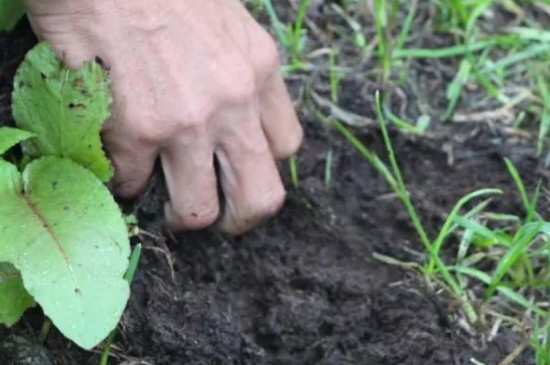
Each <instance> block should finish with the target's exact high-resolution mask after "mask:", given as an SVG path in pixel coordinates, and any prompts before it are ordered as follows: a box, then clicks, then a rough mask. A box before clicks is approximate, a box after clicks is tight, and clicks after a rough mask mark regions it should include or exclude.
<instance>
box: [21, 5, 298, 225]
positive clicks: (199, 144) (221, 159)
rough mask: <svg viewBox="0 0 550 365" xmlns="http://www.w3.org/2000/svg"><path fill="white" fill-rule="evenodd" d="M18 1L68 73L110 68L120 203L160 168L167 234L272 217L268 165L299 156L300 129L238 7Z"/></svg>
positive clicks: (274, 175)
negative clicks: (88, 66)
mask: <svg viewBox="0 0 550 365" xmlns="http://www.w3.org/2000/svg"><path fill="white" fill-rule="evenodd" d="M25 1H26V4H27V9H28V13H29V19H30V21H31V24H32V26H33V29H34V30H35V32H36V33H37V35H38V36H39V37H41V38H42V39H45V40H48V41H50V42H51V43H52V44H53V46H54V48H55V49H56V50H57V52H58V54H59V55H60V56H61V57H62V58H63V59H64V60H65V61H66V62H67V63H68V64H69V65H70V66H71V67H78V66H80V65H81V64H82V63H83V62H84V61H87V60H91V59H94V58H95V57H100V58H101V59H102V60H103V61H104V62H105V63H106V64H107V65H108V67H110V70H111V71H110V74H111V80H112V85H113V89H112V93H113V100H114V102H113V108H112V116H111V118H110V120H109V121H107V123H106V126H105V128H104V135H103V137H104V142H105V145H106V149H107V151H108V152H109V155H110V157H111V160H112V162H113V164H114V166H115V170H116V173H115V178H114V182H115V187H116V191H117V193H118V194H120V195H121V196H126V197H131V196H135V195H138V194H139V193H141V192H142V191H143V189H144V188H145V186H146V184H147V181H148V179H149V177H150V175H151V172H152V170H153V165H154V163H155V161H156V159H157V158H160V160H161V162H162V167H163V170H164V174H165V177H166V181H167V185H168V189H169V192H170V203H169V204H168V205H167V207H166V217H167V220H168V222H169V224H170V226H171V227H172V228H173V229H175V230H184V229H199V228H203V227H207V226H209V225H212V224H213V223H215V222H218V223H219V225H220V227H221V229H222V230H224V231H225V232H228V233H232V234H237V233H241V232H244V231H246V230H248V229H250V228H251V227H253V226H254V225H256V224H258V223H259V222H261V221H262V220H264V219H266V218H267V217H269V216H271V215H273V214H274V213H275V212H277V210H278V209H279V208H280V207H281V205H282V204H283V201H284V197H285V190H284V187H283V184H282V182H281V179H280V176H279V173H278V171H277V167H276V164H275V160H276V159H280V158H285V157H288V156H289V155H291V154H293V153H294V152H295V151H296V150H297V149H298V147H299V145H300V142H301V140H302V129H301V127H300V124H299V122H298V119H297V117H296V114H295V111H294V108H293V105H292V103H291V100H290V98H289V95H288V92H287V90H286V87H285V84H284V81H283V79H282V76H281V74H280V71H279V59H278V55H277V49H276V46H275V44H274V42H273V40H272V38H271V37H270V36H269V35H268V33H266V32H265V30H263V29H262V28H261V27H260V26H259V25H258V24H257V23H256V22H255V20H254V19H253V18H252V17H251V16H250V14H248V12H247V10H246V9H245V8H244V7H243V6H242V4H241V3H240V1H239V0H224V1H219V0H165V1H158V0H117V1H115V0H25ZM215 160H217V161H218V164H219V174H216V171H215V168H214V161H215ZM218 179H219V182H220V185H221V187H222V191H223V194H224V198H225V204H224V207H225V209H224V211H223V212H220V197H219V196H218V189H217V183H218Z"/></svg>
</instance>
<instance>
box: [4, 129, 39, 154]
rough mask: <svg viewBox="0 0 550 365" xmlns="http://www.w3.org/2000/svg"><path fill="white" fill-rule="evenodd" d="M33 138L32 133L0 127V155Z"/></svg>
mask: <svg viewBox="0 0 550 365" xmlns="http://www.w3.org/2000/svg"><path fill="white" fill-rule="evenodd" d="M31 137H34V134H33V133H30V132H27V131H23V130H21V129H17V128H10V127H0V155H3V154H4V153H6V151H7V150H9V149H10V148H12V147H13V146H15V145H16V144H18V143H19V142H22V141H24V140H26V139H29V138H31Z"/></svg>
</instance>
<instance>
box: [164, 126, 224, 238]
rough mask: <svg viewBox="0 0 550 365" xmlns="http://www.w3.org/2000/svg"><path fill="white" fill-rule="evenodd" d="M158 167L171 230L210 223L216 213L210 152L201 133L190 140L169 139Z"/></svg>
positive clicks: (211, 155) (212, 157)
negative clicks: (163, 180)
mask: <svg viewBox="0 0 550 365" xmlns="http://www.w3.org/2000/svg"><path fill="white" fill-rule="evenodd" d="M161 161H162V167H163V170H164V176H165V177H166V184H167V186H168V191H169V193H170V203H169V204H168V205H167V206H166V213H165V214H166V220H167V222H168V225H169V227H170V228H171V229H173V230H176V231H178V230H188V229H200V228H205V227H207V226H210V225H211V224H212V223H214V222H215V221H216V219H217V218H218V214H219V200H218V193H217V184H216V173H215V171H214V151H213V148H212V144H211V143H210V142H209V141H208V139H207V138H206V136H205V135H199V136H198V137H197V139H195V140H193V141H192V142H187V141H182V140H181V139H180V140H178V139H177V138H176V139H175V140H173V141H172V143H171V145H170V146H169V148H168V149H167V150H166V151H165V152H163V153H161Z"/></svg>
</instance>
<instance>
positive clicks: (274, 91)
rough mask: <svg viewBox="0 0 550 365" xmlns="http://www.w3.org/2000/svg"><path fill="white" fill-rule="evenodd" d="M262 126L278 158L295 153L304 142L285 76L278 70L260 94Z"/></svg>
mask: <svg viewBox="0 0 550 365" xmlns="http://www.w3.org/2000/svg"><path fill="white" fill-rule="evenodd" d="M260 110H261V120H262V127H263V130H264V132H265V135H266V137H267V139H268V141H269V145H270V147H271V151H272V152H273V155H274V157H275V158H277V159H283V158H287V157H289V156H291V155H293V154H294V153H295V152H296V151H297V150H298V148H299V147H300V144H301V143H302V138H303V131H302V127H301V125H300V122H299V121H298V117H297V116H296V112H295V110H294V105H293V104H292V101H291V99H290V96H289V94H288V91H287V89H286V85H285V83H284V80H283V77H282V76H281V75H280V73H279V72H276V73H275V74H274V75H273V76H272V77H271V78H270V79H268V80H267V82H266V84H265V86H264V88H263V91H262V93H261V95H260Z"/></svg>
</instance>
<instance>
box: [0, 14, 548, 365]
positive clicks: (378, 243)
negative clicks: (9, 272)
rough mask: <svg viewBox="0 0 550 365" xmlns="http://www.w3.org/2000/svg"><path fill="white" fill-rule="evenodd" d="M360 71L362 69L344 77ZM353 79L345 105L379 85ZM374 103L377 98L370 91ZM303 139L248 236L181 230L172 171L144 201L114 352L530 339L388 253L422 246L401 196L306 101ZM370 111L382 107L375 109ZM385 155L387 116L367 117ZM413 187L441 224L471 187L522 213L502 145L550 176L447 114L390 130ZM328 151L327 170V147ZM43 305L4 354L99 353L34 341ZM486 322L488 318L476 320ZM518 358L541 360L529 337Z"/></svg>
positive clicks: (434, 349)
mask: <svg viewBox="0 0 550 365" xmlns="http://www.w3.org/2000/svg"><path fill="white" fill-rule="evenodd" d="M34 42H35V40H34V38H33V36H32V35H31V33H30V30H29V28H28V25H26V24H22V25H21V26H20V29H18V30H17V32H16V34H15V35H12V36H5V35H4V36H0V49H1V50H2V52H1V53H0V61H1V62H0V112H1V113H0V115H1V116H2V122H6V123H10V120H11V118H10V109H9V98H10V92H11V83H12V80H13V73H14V70H15V68H16V66H17V65H18V63H19V62H20V61H21V59H22V56H23V55H24V52H25V51H26V50H27V49H29V47H31V46H32V44H33V43H34ZM346 82H352V81H349V80H348V81H346ZM346 90H348V89H346V88H343V89H342V93H343V94H342V100H343V103H344V105H342V107H346V105H345V104H346V103H350V105H353V106H352V107H350V108H349V109H350V110H351V109H353V108H360V106H361V105H364V108H365V110H372V107H371V105H370V103H371V100H367V99H366V98H363V99H361V95H360V93H356V92H354V91H353V88H349V90H350V91H349V92H346ZM367 104H369V105H367ZM299 110H300V114H301V115H300V116H301V119H302V121H303V123H304V127H305V133H306V137H305V142H304V145H303V148H302V149H301V151H300V153H299V155H298V163H299V175H300V182H299V186H298V188H295V187H293V186H292V184H291V182H290V181H289V179H288V177H287V176H288V175H289V174H288V170H287V166H286V164H281V171H282V173H283V175H284V176H285V180H287V181H286V184H287V187H288V190H289V193H288V199H287V203H286V205H285V207H284V208H283V210H282V211H281V212H280V214H279V215H277V216H276V217H275V218H273V219H271V220H270V221H268V222H266V223H265V224H263V225H262V226H261V227H259V228H257V229H255V230H254V231H252V232H250V233H248V234H245V235H243V236H240V237H227V236H224V235H222V234H220V233H218V232H216V231H215V230H206V231H202V232H195V233H185V234H181V235H177V236H174V235H172V234H170V233H169V232H167V231H166V230H165V229H164V227H163V222H162V206H163V203H164V201H165V200H166V191H165V188H164V183H163V181H162V177H161V174H160V173H157V174H156V175H155V177H154V178H153V179H152V182H151V184H150V187H149V189H148V191H147V193H146V194H145V195H144V196H143V197H141V198H140V199H139V200H138V201H133V202H122V204H123V205H124V206H125V207H126V208H127V210H128V211H129V212H133V213H135V214H137V216H138V217H139V221H140V225H141V228H142V230H141V235H140V236H139V240H138V239H136V240H135V241H136V242H137V241H139V242H142V243H143V247H144V251H143V255H142V259H141V262H140V265H139V269H138V271H137V274H136V277H135V280H134V282H133V284H132V296H131V299H130V302H129V304H128V308H127V310H126V312H125V314H124V317H123V319H122V322H121V325H120V326H119V329H118V333H119V334H118V336H117V339H116V342H115V345H114V348H113V355H114V357H113V358H112V359H111V364H121V363H124V364H144V365H145V364H155V365H164V364H167V365H168V364H169V365H177V364H224V365H225V364H272V365H275V364H281V365H292V364H327V365H328V364H335V365H344V364H369V365H377V364H380V365H382V364H388V365H394V364H407V365H417V364H418V365H429V364H445V365H448V364H471V359H472V358H475V359H476V360H478V361H480V362H483V363H485V364H498V363H499V362H501V361H502V360H503V359H504V358H505V357H506V356H508V355H509V354H510V353H511V352H512V351H514V349H515V348H516V347H517V346H518V344H519V343H521V341H522V337H521V335H520V334H518V333H515V332H513V331H512V330H507V329H502V330H501V332H500V333H499V335H498V336H497V337H496V338H495V339H494V340H493V341H491V342H488V341H486V340H485V337H484V336H481V335H473V334H471V333H468V332H467V331H465V330H463V329H462V327H461V326H460V325H459V323H458V320H457V318H458V317H459V316H458V307H457V305H456V303H455V302H454V301H453V299H452V298H449V297H447V296H445V295H444V294H443V295H442V293H441V292H438V291H436V290H437V287H432V286H430V285H429V284H428V283H427V282H426V281H425V280H424V279H423V278H422V277H420V276H419V275H418V273H417V272H415V271H407V270H405V269H403V268H401V267H397V266H391V265H387V264H384V263H381V262H379V261H377V260H375V259H374V258H373V254H374V253H378V254H383V255H387V256H391V257H394V258H396V259H399V260H403V261H408V262H412V261H418V260H419V259H422V256H421V255H422V254H421V253H422V252H423V249H422V247H421V246H420V243H419V239H418V237H417V235H416V233H415V230H414V229H413V227H412V225H411V224H410V221H409V218H408V216H407V214H406V212H405V210H404V209H403V208H402V205H401V203H400V202H399V201H398V198H397V197H396V196H395V194H393V192H392V191H391V190H390V188H389V187H388V186H387V184H386V183H385V182H384V180H382V179H381V178H380V176H379V174H378V173H377V172H376V171H375V170H374V169H373V168H372V167H371V166H370V165H369V164H368V163H367V162H366V161H365V160H364V159H363V158H362V157H361V156H360V155H359V154H358V153H357V152H356V151H355V150H354V149H353V147H352V146H351V145H350V144H349V142H347V141H346V140H344V139H343V138H342V137H341V136H340V135H339V134H338V133H337V132H336V131H335V130H333V129H331V128H329V127H327V126H325V125H324V124H323V123H322V122H321V121H319V120H317V119H316V118H314V117H312V115H314V114H313V113H311V112H310V111H309V110H308V109H307V107H305V106H304V107H300V108H299ZM370 117H373V115H370ZM355 132H356V133H357V135H358V137H359V138H360V140H362V141H363V142H364V143H365V144H366V145H367V146H368V147H369V148H372V149H373V150H376V151H378V152H379V154H380V156H385V150H384V147H383V143H382V140H381V137H380V133H379V130H377V128H376V127H373V126H371V127H365V128H361V129H357V130H355ZM392 138H393V142H394V144H395V149H396V155H397V157H398V159H399V162H400V165H401V167H402V169H403V174H404V178H405V180H406V182H407V184H408V188H409V192H410V194H411V196H412V199H413V201H414V202H415V204H416V206H417V208H418V209H419V213H420V215H421V216H422V218H423V221H424V222H425V224H426V226H427V230H428V233H429V234H430V235H431V236H433V235H434V234H435V233H436V232H437V229H438V227H440V225H441V224H442V221H443V219H445V214H446V212H448V211H449V210H450V209H451V208H452V206H453V204H454V203H455V202H456V201H457V200H458V199H459V198H460V197H462V196H463V195H464V194H466V193H469V192H471V191H473V190H475V189H478V188H482V187H497V188H502V189H503V190H504V191H505V192H506V194H505V195H504V197H502V198H500V199H497V200H495V201H494V202H493V203H492V206H491V208H494V209H495V210H498V211H502V212H511V213H514V212H515V213H518V212H521V204H520V201H519V199H518V197H517V196H516V193H515V190H514V187H513V184H512V180H511V178H510V177H509V175H508V173H507V172H506V168H505V166H504V162H503V158H504V157H509V158H511V159H512V161H513V162H514V163H515V164H516V166H517V167H518V169H519V171H520V172H521V173H522V174H523V176H524V177H525V178H526V184H527V186H528V187H533V186H534V185H535V183H536V181H537V179H540V178H542V179H544V180H546V177H547V173H546V172H545V170H544V169H543V168H542V167H541V166H540V162H539V160H538V159H537V158H536V154H535V153H534V151H533V149H532V148H531V147H530V146H532V145H533V142H532V141H528V140H525V139H521V138H518V137H517V136H512V135H509V134H507V133H505V132H503V131H500V130H498V129H495V128H489V127H487V126H486V125H485V124H479V125H477V126H473V127H472V126H467V127H466V126H456V125H449V126H446V127H442V128H439V130H438V131H433V132H430V133H428V134H427V135H425V136H422V137H414V136H411V135H403V134H399V133H397V132H392ZM329 151H332V166H331V174H330V175H331V178H330V179H328V180H329V181H327V175H326V169H327V155H328V152H329ZM41 325H42V315H41V312H40V310H39V309H34V310H31V311H30V312H29V313H28V314H27V315H26V316H25V317H24V319H23V320H22V321H21V323H20V324H19V325H17V326H16V327H15V328H13V329H10V330H7V329H4V328H3V329H0V364H6V365H10V364H14V365H15V364H17V365H19V364H35V365H43V364H71V365H72V364H78V365H82V364H97V363H98V361H99V356H100V355H99V352H85V351H82V350H79V349H78V348H77V347H76V346H75V345H73V344H71V343H70V342H69V341H67V340H65V339H63V337H62V336H61V335H60V334H59V333H58V332H57V331H56V330H55V329H53V330H52V331H51V333H50V334H49V336H48V338H47V340H46V341H45V343H39V342H38V341H37V337H38V333H39V332H40V327H41ZM478 330H479V331H478V333H484V332H487V329H484V328H480V329H478ZM515 364H517V365H523V364H525V365H526V364H534V361H533V357H532V354H531V353H529V352H528V351H525V352H524V353H523V354H522V355H521V356H520V357H519V358H517V359H516V361H515Z"/></svg>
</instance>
